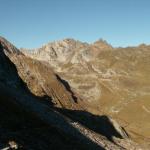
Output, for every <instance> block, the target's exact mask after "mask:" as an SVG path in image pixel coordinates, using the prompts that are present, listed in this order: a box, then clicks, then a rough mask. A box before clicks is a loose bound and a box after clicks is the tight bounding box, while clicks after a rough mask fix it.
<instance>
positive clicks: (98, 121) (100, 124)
mask: <svg viewBox="0 0 150 150" xmlns="http://www.w3.org/2000/svg"><path fill="white" fill-rule="evenodd" d="M0 63H1V64H3V65H0V69H1V70H4V71H5V77H3V78H1V77H2V76H1V72H0V89H1V90H0V105H1V106H2V105H6V106H7V107H6V108H7V109H8V110H10V111H11V112H12V113H9V115H7V114H6V118H5V119H6V121H7V118H8V120H11V121H8V122H9V123H8V124H7V125H8V127H9V128H10V130H11V126H14V128H16V131H17V132H20V133H22V130H24V128H23V127H26V126H27V125H28V124H30V125H31V126H32V128H31V127H28V126H27V127H26V129H27V133H28V129H30V128H31V129H33V130H34V128H36V127H38V128H41V127H42V125H41V124H42V122H43V121H42V118H39V117H37V115H36V114H35V113H33V112H29V110H26V108H24V106H23V105H21V104H19V103H17V102H18V101H17V99H18V97H17V96H18V94H19V95H21V96H22V99H26V101H30V100H31V101H34V102H35V104H38V106H39V105H40V104H41V106H42V107H43V105H44V106H47V107H46V108H45V109H46V111H47V112H49V113H51V114H52V115H51V116H48V115H47V114H45V116H46V117H50V118H54V119H57V118H58V120H56V121H54V122H57V123H58V124H59V123H60V124H61V123H62V122H63V123H64V125H63V126H64V127H67V128H68V130H71V131H72V132H71V133H74V135H71V134H69V131H68V134H66V133H64V131H63V130H67V129H62V128H61V129H60V128H57V127H58V126H57V125H55V124H51V126H52V130H55V131H57V132H55V133H54V135H53V136H54V138H53V137H51V134H50V133H51V132H49V134H48V135H47V133H46V132H44V134H46V135H47V137H48V136H49V137H50V138H46V141H43V140H44V138H43V137H41V135H38V136H39V137H38V136H37V137H36V136H35V137H36V138H37V139H36V140H38V141H39V142H41V144H43V143H44V144H48V143H49V142H50V143H51V144H52V143H53V140H54V141H55V138H56V136H57V134H58V133H59V134H58V135H59V136H61V140H62V141H63V142H64V143H63V144H64V145H67V144H68V145H69V143H72V146H73V147H72V148H74V149H95V150H96V149H98V150H103V149H104V148H102V147H100V146H99V145H97V144H96V143H95V142H93V141H91V140H90V139H88V138H87V137H85V136H84V135H83V134H81V133H80V132H79V131H78V130H77V129H76V128H74V127H73V126H71V125H70V124H69V123H68V121H67V120H65V118H63V117H62V118H61V115H59V113H58V112H60V113H61V114H64V115H65V116H68V117H69V118H71V119H72V120H73V121H75V122H79V123H81V124H82V125H84V126H85V127H87V128H89V129H90V130H92V131H94V132H96V133H99V134H101V135H103V136H105V137H107V138H108V139H109V140H110V141H113V139H112V137H113V136H115V137H118V138H122V136H121V135H120V134H119V133H118V132H117V131H116V129H115V128H114V127H113V125H112V123H111V122H110V120H109V118H108V117H107V116H96V115H93V114H91V113H89V112H86V111H79V110H67V109H60V108H56V107H55V106H54V104H53V103H52V99H51V97H48V96H47V95H45V96H43V97H37V96H35V95H33V94H32V93H31V92H30V90H29V89H28V87H27V85H26V84H25V83H24V81H23V80H22V79H21V78H20V77H19V75H18V72H17V69H16V66H15V65H14V64H13V63H12V62H11V61H10V59H9V58H8V57H7V56H6V55H5V54H4V52H3V49H2V46H1V45H0ZM5 78H8V79H9V80H10V81H14V80H15V82H16V83H17V86H18V88H17V90H16V89H14V87H13V85H12V84H9V82H10V81H8V79H5ZM57 78H58V79H59V80H60V81H61V82H62V83H63V84H64V85H65V87H66V89H67V90H68V91H70V92H71V93H72V97H73V98H74V100H75V102H76V101H77V97H75V96H74V93H73V92H72V91H71V88H70V86H69V84H68V83H67V82H66V81H65V80H62V79H61V78H60V77H59V76H58V75H57ZM2 91H3V92H2ZM29 97H30V98H29ZM27 98H29V99H27ZM8 104H9V105H8ZM35 106H36V105H35ZM35 106H33V107H35ZM12 108H13V109H12ZM20 109H21V110H20ZM42 109H43V108H42ZM42 109H41V110H42ZM17 110H18V111H21V112H22V113H19V112H18V111H17ZM16 111H17V112H16ZM0 113H1V110H0ZM39 113H43V112H41V111H40V110H39ZM11 114H12V116H13V115H15V118H16V120H15V121H14V120H13V119H11ZM57 116H59V117H57ZM12 118H13V117H12ZM21 118H24V120H23V123H21V124H20V121H22V119H21ZM60 118H61V119H60ZM34 120H37V123H34ZM62 120H63V121H62ZM44 122H45V123H44V124H46V127H48V126H49V125H47V122H46V120H45V121H44ZM52 122H53V121H52ZM32 124H34V126H33V125H32ZM22 125H23V127H22ZM60 126H61V125H59V127H60ZM6 128H7V127H6ZM53 128H54V129H53ZM0 132H1V131H0ZM32 134H33V133H32V132H31V131H30V132H29V135H28V136H29V137H30V136H31V137H32V136H33V135H32ZM34 134H35V135H36V133H34ZM28 136H27V137H28ZM76 137H80V140H81V141H80V140H79V139H77V138H76ZM21 138H22V139H23V140H24V142H25V141H28V139H26V138H24V137H20V139H21ZM50 139H51V140H52V141H49V140H50ZM64 139H65V141H64ZM32 140H33V139H32ZM36 140H35V139H34V140H33V141H34V142H36ZM61 140H60V141H61ZM60 141H59V142H60ZM55 143H57V142H56V141H55ZM26 144H28V143H26ZM44 146H45V145H43V147H44ZM49 146H50V145H49ZM55 146H56V147H57V146H59V143H58V145H57V144H56V145H55ZM56 147H55V148H56ZM48 148H49V147H48ZM60 148H61V147H59V148H58V147H57V149H60ZM37 149H38V148H37ZM39 149H40V148H39ZM65 149H67V148H65ZM68 149H70V147H69V148H68ZM41 150H42V149H41Z"/></svg>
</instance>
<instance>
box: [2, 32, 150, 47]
mask: <svg viewBox="0 0 150 150" xmlns="http://www.w3.org/2000/svg"><path fill="white" fill-rule="evenodd" d="M0 37H2V38H4V39H6V40H7V41H9V42H10V43H12V44H13V45H14V46H15V47H17V48H18V49H37V48H41V47H42V46H45V45H47V44H49V43H54V42H61V41H63V40H67V39H72V40H75V41H79V42H82V43H87V44H94V43H95V42H97V41H99V40H102V41H104V42H106V43H107V44H109V45H111V46H112V47H113V48H127V47H138V46H140V45H143V44H144V45H146V46H149V45H150V42H149V43H144V42H142V43H137V44H129V45H124V46H121V45H119V46H114V45H112V44H111V43H110V42H109V41H108V40H107V39H104V38H98V39H97V40H95V41H92V42H88V41H85V40H84V41H83V40H79V39H76V38H73V37H70V38H69V37H66V38H61V39H56V40H49V41H47V42H44V43H43V44H41V45H39V46H37V47H23V46H21V47H18V46H17V45H16V44H15V43H14V42H13V41H11V40H9V38H7V37H5V36H2V35H0Z"/></svg>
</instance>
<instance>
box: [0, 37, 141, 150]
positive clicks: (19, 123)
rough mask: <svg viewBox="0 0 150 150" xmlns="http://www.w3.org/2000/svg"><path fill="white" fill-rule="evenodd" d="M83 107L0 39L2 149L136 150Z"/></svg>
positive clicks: (41, 67)
mask: <svg viewBox="0 0 150 150" xmlns="http://www.w3.org/2000/svg"><path fill="white" fill-rule="evenodd" d="M85 105H86V103H84V102H82V100H81V99H80V98H79V97H78V95H76V94H75V93H74V92H73V91H72V89H71V87H69V85H68V84H67V82H66V81H64V80H62V79H61V78H60V77H59V76H58V75H57V74H55V73H54V72H53V70H52V69H51V68H50V67H49V65H47V64H44V63H43V62H39V61H37V60H33V59H31V58H29V57H27V56H25V55H24V54H23V53H22V52H20V51H19V50H18V49H17V48H15V47H14V46H13V45H12V44H11V43H9V42H8V41H7V40H5V39H4V38H0V117H1V120H0V124H1V126H0V148H4V147H5V146H6V142H8V141H9V140H15V142H17V144H18V145H19V147H20V149H28V150H29V149H36V150H37V149H39V150H43V149H49V148H51V149H98V150H99V149H102V150H103V149H108V150H110V149H116V150H117V149H137V150H138V149H140V148H139V146H138V145H137V144H136V143H134V142H132V141H131V140H130V139H129V138H128V135H127V133H126V132H125V130H124V129H123V128H122V127H121V126H119V124H118V123H117V122H116V121H114V120H113V119H112V118H109V117H108V116H95V115H93V114H91V113H88V112H86V109H87V106H88V105H87V106H85ZM90 120H92V123H91V121H90ZM51 139H52V140H51ZM21 147H22V148H21Z"/></svg>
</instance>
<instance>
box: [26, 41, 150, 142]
mask: <svg viewBox="0 0 150 150" xmlns="http://www.w3.org/2000/svg"><path fill="white" fill-rule="evenodd" d="M30 52H31V53H30ZM30 52H29V51H27V50H25V49H24V54H25V55H27V56H30V57H31V58H33V59H36V60H40V61H43V62H45V64H49V66H51V67H52V68H53V69H54V70H55V71H56V72H57V74H59V75H60V76H61V78H62V79H64V80H66V81H67V82H68V83H69V84H70V85H71V87H72V89H73V90H74V91H75V93H78V94H79V95H80V97H81V98H82V99H83V100H84V102H85V103H87V105H88V106H90V107H89V109H88V110H89V111H90V112H93V113H100V112H101V111H103V112H104V113H107V114H109V115H111V116H113V117H115V118H116V119H118V120H120V121H121V122H122V121H123V122H124V126H126V129H127V130H128V132H130V133H131V134H132V136H133V137H135V138H136V139H137V140H138V141H141V140H142V141H145V140H147V141H149V139H148V138H149V137H150V132H149V131H150V130H149V127H150V117H149V112H150V110H149V109H150V102H149V98H150V95H149V93H150V86H149V85H150V77H149V73H150V68H149V65H150V46H148V45H144V44H143V45H140V46H138V47H127V48H113V47H112V46H111V45H109V44H108V43H107V42H106V41H103V40H99V41H97V42H95V43H93V44H87V43H82V42H80V41H76V40H73V39H66V40H62V41H58V42H54V43H48V44H46V45H44V46H43V47H41V48H39V49H34V50H30Z"/></svg>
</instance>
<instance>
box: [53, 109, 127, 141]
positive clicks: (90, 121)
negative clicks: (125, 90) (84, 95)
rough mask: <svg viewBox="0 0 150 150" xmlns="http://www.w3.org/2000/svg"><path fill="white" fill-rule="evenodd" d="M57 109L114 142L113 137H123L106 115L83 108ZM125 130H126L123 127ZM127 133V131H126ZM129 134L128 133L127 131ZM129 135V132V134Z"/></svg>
mask: <svg viewBox="0 0 150 150" xmlns="http://www.w3.org/2000/svg"><path fill="white" fill-rule="evenodd" d="M55 109H56V110H57V111H59V112H61V113H63V114H64V115H66V116H68V117H69V118H71V119H72V120H73V121H75V122H79V123H81V124H82V125H84V126H85V127H87V128H89V129H90V130H92V131H94V132H96V133H99V134H101V135H103V136H105V137H106V138H107V139H108V140H110V141H112V142H113V137H117V138H121V139H122V138H123V137H122V135H121V134H120V133H119V132H118V131H117V130H116V129H115V127H114V126H113V124H112V122H111V121H110V119H109V118H108V117H107V116H106V115H102V116H98V115H93V114H91V113H89V112H86V111H82V110H68V109H61V108H55ZM122 130H123V131H124V132H125V130H124V129H123V128H122ZM125 133H126V132H125ZM126 134H127V133H126ZM127 135H128V134H127Z"/></svg>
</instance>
